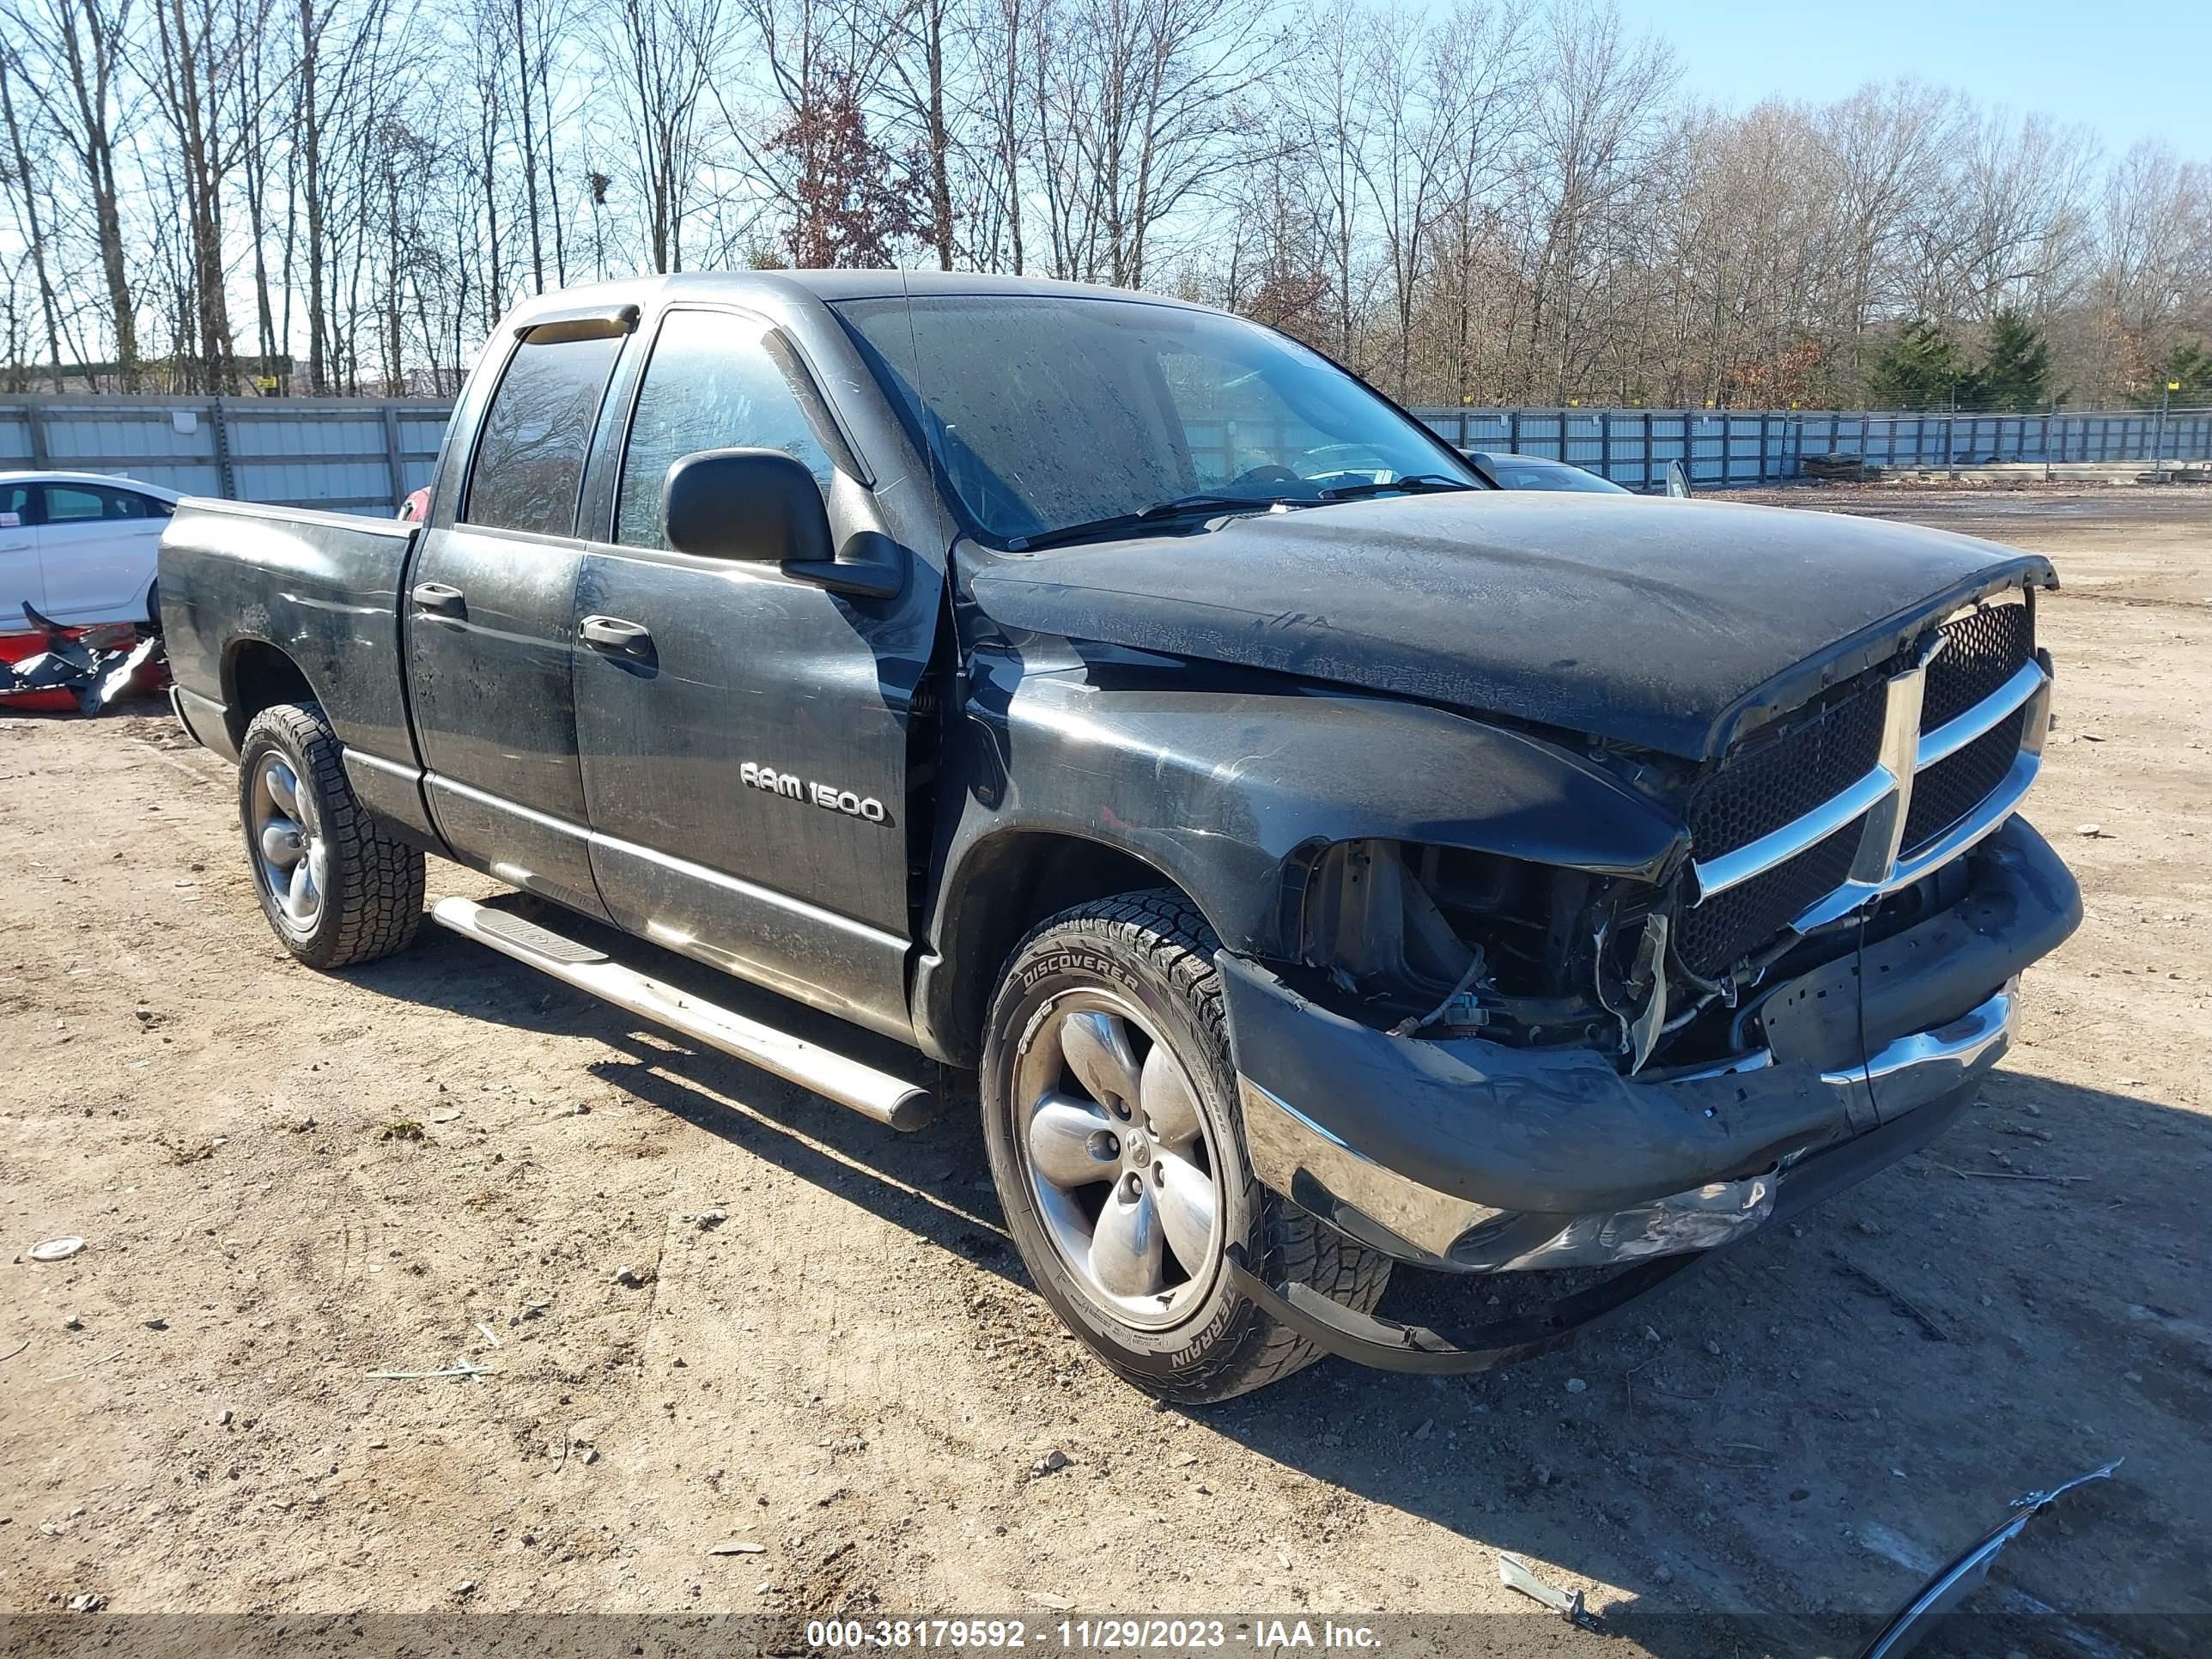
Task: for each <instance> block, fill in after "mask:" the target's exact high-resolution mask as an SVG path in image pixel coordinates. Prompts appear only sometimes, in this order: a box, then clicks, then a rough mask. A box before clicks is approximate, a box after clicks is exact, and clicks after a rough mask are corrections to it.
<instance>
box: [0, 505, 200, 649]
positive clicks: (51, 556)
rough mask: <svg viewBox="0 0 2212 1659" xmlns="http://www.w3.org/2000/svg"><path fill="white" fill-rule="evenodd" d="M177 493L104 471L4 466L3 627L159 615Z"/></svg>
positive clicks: (0, 521)
mask: <svg viewBox="0 0 2212 1659" xmlns="http://www.w3.org/2000/svg"><path fill="white" fill-rule="evenodd" d="M178 499H179V498H178V495H177V492H176V491H175V490H173V489H162V488H161V485H159V484H149V483H139V482H138V481H137V479H135V478H116V477H108V476H106V475H105V474H103V473H97V472H0V634H6V633H15V632H19V631H21V629H26V628H27V627H29V625H30V624H29V623H27V622H25V621H24V619H23V605H24V604H25V602H26V601H28V602H29V603H30V604H31V605H33V606H34V607H35V608H36V609H37V610H38V611H39V613H40V615H41V616H43V617H49V618H51V619H52V621H55V622H58V623H70V625H72V626H82V625H83V624H85V623H108V622H133V623H136V622H153V623H158V622H159V621H160V620H161V617H160V616H159V615H158V613H157V610H156V607H157V606H158V605H159V604H160V600H159V599H158V598H157V597H156V595H155V591H154V573H155V555H156V553H157V552H158V550H159V549H160V547H161V532H162V530H163V529H164V528H166V527H167V525H168V522H169V514H170V513H173V512H174V511H175V510H176V506H177V501H178Z"/></svg>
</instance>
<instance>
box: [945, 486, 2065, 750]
mask: <svg viewBox="0 0 2212 1659" xmlns="http://www.w3.org/2000/svg"><path fill="white" fill-rule="evenodd" d="M962 557H963V565H964V567H965V568H966V570H967V572H968V574H969V582H970V591H971V592H972V593H973V595H974V597H975V601H976V603H977V604H978V605H980V606H981V608H982V610H983V611H984V612H985V613H986V614H987V616H989V617H992V618H993V619H994V620H995V621H996V622H997V623H999V624H1000V626H1001V627H1004V628H1007V629H1018V630H1027V631H1030V632H1035V633H1042V634H1054V635H1062V636H1064V637H1066V638H1070V639H1079V640H1096V641H1100V642H1102V643H1106V644H1113V645H1120V646H1126V647H1133V648H1136V649H1140V650H1148V651H1157V652H1162V653H1167V654H1170V655H1174V656H1181V657H1189V658H1194V659H1204V660H1207V661H1214V662H1224V663H1234V664H1237V665H1243V666H1247V667H1252V668H1262V669H1269V670H1273V671H1279V672H1283V673H1286V674H1296V675H1300V676H1303V677H1305V678H1311V679H1316V680H1326V681H1332V682H1334V683H1337V684H1345V685H1355V686H1361V687H1364V688H1367V689H1370V690H1378V691H1389V692H1393V693H1396V694H1398V695H1400V696H1409V697H1417V698H1419V699H1421V700H1423V701H1425V702H1437V703H1446V704H1450V705H1453V706H1455V707H1458V708H1467V709H1470V710H1474V711H1477V712H1482V713H1488V714H1502V715H1507V716H1510V717H1513V718H1516V719H1519V720H1530V721H1535V722H1539V723H1541V724H1543V725H1546V726H1556V727H1559V728H1561V729H1564V730H1566V731H1570V732H1586V733H1589V734H1591V735H1593V736H1599V737H1605V738H1614V739H1617V740H1619V741H1620V742H1624V743H1630V744H1638V745H1639V746H1642V747H1644V748H1649V749H1656V750H1662V751H1664V752H1667V753H1669V754H1674V755H1679V756H1682V757H1686V758H1689V759H1703V758H1705V757H1708V756H1711V755H1714V754H1717V753H1719V752H1720V751H1721V750H1723V749H1724V748H1725V747H1726V746H1727V745H1728V744H1729V742H1730V741H1732V740H1733V739H1734V738H1735V737H1736V736H1738V735H1740V734H1741V732H1744V731H1746V730H1748V729H1750V728H1752V727H1753V726H1757V725H1759V723H1760V722H1761V721H1762V720H1765V719H1766V718H1769V717H1771V714H1773V713H1775V712H1778V711H1780V710H1784V709H1787V708H1791V707H1793V706H1795V705H1796V703H1798V702H1802V701H1803V700H1804V699H1805V698H1806V697H1808V696H1812V695H1813V694H1814V692H1816V691H1818V690H1820V688H1821V687H1822V686H1823V685H1825V684H1832V683H1834V682H1835V681H1836V680H1838V679H1842V678H1847V677H1849V676H1850V675H1852V674H1855V673H1857V672H1858V671H1860V670H1861V669H1863V668H1865V667H1866V666H1868V665H1870V664H1873V663H1875V662H1879V661H1881V660H1882V659H1884V658H1886V657H1887V656H1888V655H1889V654H1890V653H1893V651H1895V650H1896V649H1897V648H1898V647H1899V646H1900V645H1902V644H1904V643H1905V641H1906V640H1908V639H1909V638H1910V637H1911V635H1913V634H1914V633H1915V632H1916V631H1917V629H1919V628H1920V627H1922V626H1923V625H1924V624H1925V622H1926V620H1927V618H1928V617H1929V613H1930V612H1931V611H1937V610H1940V609H1943V608H1946V607H1948V606H1949V605H1952V604H1954V603H1957V602H1958V601H1960V600H1961V599H1968V598H1972V597H1974V596H1976V595H1978V594H1979V593H1982V592H1988V591H1990V590H1992V589H1994V588H1996V587H2000V586H2008V585H2009V586H2017V585H2020V584H2022V583H2048V582H2051V581H2053V580H2055V579H2054V578H2053V576H2052V574H2051V566H2050V564H2049V562H2047V561H2045V560H2044V559H2043V558H2041V557H2039V556H2036V555H2033V554H2027V553H2022V552H2020V551H2018V550H2015V549H2012V548H2007V547H2000V546H1998V545H1996V544H1994V543H1990V542H1984V541H1978V540H1976V539H1974V538H1972V537H1967V536H1960V535H1955V534H1953V533H1952V532H1948V531H1942V530H1929V529H1925V528H1923V527H1921V526H1915V525H1905V524H1898V523H1894V522H1891V521H1885V520H1874V519H1859V518H1850V517H1847V516H1845V515H1844V514H1841V513H1818V512H1809V511H1805V510H1802V509H1798V508H1790V507H1749V506H1744V505H1741V504H1735V503H1730V502H1723V501H1680V500H1669V499H1659V498H1648V497H1647V498H1638V497H1635V496H1617V495H1544V494H1537V493H1534V492H1526V493H1522V492H1512V491H1484V492H1482V493H1480V494H1468V495H1416V496H1396V497H1387V498H1383V499H1380V500H1376V501H1347V502H1344V503H1340V504H1339V505H1335V506H1330V507H1308V508H1303V509H1300V510H1297V511H1295V512H1290V513H1260V514H1255V515H1250V516H1248V517H1244V518H1240V519H1236V520H1230V521H1229V522H1227V523H1225V524H1224V525H1222V526H1221V527H1220V528H1218V529H1216V530H1212V531H1210V532H1202V533H1200V534H1196V535H1191V536H1158V537H1144V538H1135V539H1131V540H1126V541H1112V542H1092V543H1086V544H1079V545H1076V546H1073V547H1065V548H1052V549H1044V550H1039V551H1037V552H1034V553H1018V554H1000V553H993V552H988V551H985V550H981V549H963V554H962Z"/></svg>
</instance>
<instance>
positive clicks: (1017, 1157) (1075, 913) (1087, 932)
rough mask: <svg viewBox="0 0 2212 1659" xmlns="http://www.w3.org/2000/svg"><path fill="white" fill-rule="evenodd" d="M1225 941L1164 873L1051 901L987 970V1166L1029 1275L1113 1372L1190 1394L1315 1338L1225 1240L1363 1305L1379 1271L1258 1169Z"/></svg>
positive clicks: (1312, 1354) (1159, 1390)
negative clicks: (1087, 897)
mask: <svg viewBox="0 0 2212 1659" xmlns="http://www.w3.org/2000/svg"><path fill="white" fill-rule="evenodd" d="M1219 948H1220V945H1219V941H1218V939H1216V938H1215V937H1214V935H1213V932H1212V929H1211V928H1210V927H1207V926H1206V921H1205V919H1204V918H1203V917H1202V916H1200V915H1199V913H1198V911H1197V909H1196V908H1194V906H1193V905H1192V904H1191V903H1190V902H1189V901H1188V899H1186V898H1184V897H1183V896H1182V895H1181V894H1179V893H1176V892H1174V891H1173V890H1157V891H1152V892H1143V893H1129V894H1124V895H1121V896H1119V897H1116V898H1109V899H1103V900H1099V901H1097V902H1094V903H1090V904H1084V905H1079V906H1077V907H1076V908H1073V909H1071V910H1066V911H1063V912H1061V913H1060V915H1056V916H1054V917H1052V918H1051V919H1050V920H1048V921H1045V922H1044V923H1042V925H1040V926H1039V927H1037V928H1036V930H1035V931H1034V932H1032V933H1030V935H1029V937H1028V938H1027V939H1024V941H1023V942H1022V944H1021V945H1019V946H1018V948H1017V949H1016V951H1015V952H1014V955H1013V957H1012V961H1011V962H1010V963H1008V965H1007V968H1006V974H1005V976H1004V977H1003V978H1002V979H1001V981H1000V985H999V988H998V991H997V993H996V994H995V995H994V998H993V1000H992V1005H991V1010H990V1014H989V1021H988V1025H987V1030H986V1031H985V1036H984V1049H983V1066H982V1072H981V1079H980V1080H981V1096H982V1106H983V1129H984V1140H985V1143H986V1146H987V1149H988V1151H989V1153H990V1160H991V1175H992V1178H993V1180H994V1182H996V1184H997V1186H998V1189H999V1196H1000V1201H1001V1202H1002V1203H1003V1204H1004V1206H1005V1208H1006V1223H1007V1227H1008V1230H1009V1231H1011V1232H1012V1235H1013V1240H1014V1244H1015V1248H1016V1249H1018V1250H1019V1251H1020V1253H1021V1257H1022V1260H1023V1261H1024V1263H1025V1264H1026V1265H1027V1267H1028V1268H1029V1271H1030V1277H1031V1278H1032V1279H1034V1280H1035V1281H1036V1285H1037V1288H1038V1289H1039V1290H1040V1291H1042V1292H1043V1294H1044V1297H1045V1299H1046V1300H1047V1301H1048V1302H1049V1303H1050V1304H1052V1306H1053V1309H1054V1312H1056V1313H1057V1314H1058V1315H1059V1316H1060V1319H1061V1321H1062V1322H1064V1323H1066V1326H1067V1327H1068V1328H1069V1329H1070V1330H1072V1331H1073V1332H1074V1333H1075V1334H1077V1335H1078V1336H1079V1337H1081V1338H1082V1339H1083V1340H1084V1341H1085V1343H1086V1344H1087V1345H1089V1346H1090V1347H1091V1350H1092V1351H1093V1352H1096V1353H1097V1355H1098V1356H1099V1358H1102V1359H1103V1360H1104V1361H1105V1362H1106V1364H1108V1365H1109V1367H1111V1368H1112V1369H1113V1370H1115V1372H1117V1373H1118V1374H1120V1375H1121V1376H1122V1377H1123V1378H1125V1379H1126V1380H1127V1381H1128V1382H1130V1383H1134V1384H1135V1385H1136V1386H1137V1387H1138V1388H1139V1389H1144V1390H1145V1391H1146V1393H1148V1394H1151V1395H1156V1396H1157V1397H1158V1398H1160V1399H1163V1400H1169V1401H1177V1402H1179V1403H1185V1404H1193V1405H1196V1404H1205V1403H1209V1402H1212V1401H1221V1400H1227V1399H1230V1398H1231V1397H1233V1396H1235V1395H1240V1394H1247V1393H1249V1392H1250V1391H1251V1390H1253V1389H1258V1388H1262V1387H1264V1386H1266V1385H1267V1383H1273V1382H1275V1381H1277V1380H1279V1379H1280V1378H1282V1377H1285V1376H1290V1375H1291V1373H1293V1372H1295V1371H1297V1370H1303V1369H1304V1367H1305V1366H1307V1365H1309V1364H1312V1363H1313V1361H1314V1360H1315V1359H1316V1358H1319V1357H1320V1352H1321V1351H1320V1350H1319V1349H1317V1348H1316V1347H1315V1346H1313V1345H1312V1344H1310V1343H1309V1342H1308V1341H1306V1340H1304V1338H1303V1337H1301V1336H1299V1335H1297V1334H1296V1333H1295V1332H1293V1331H1291V1330H1290V1329H1288V1328H1285V1327H1284V1326H1282V1325H1279V1324H1278V1323H1277V1322H1275V1321H1274V1320H1273V1319H1272V1318H1270V1317H1269V1316H1267V1314H1266V1313H1265V1312H1263V1311H1262V1310H1261V1309H1260V1307H1259V1306H1258V1305H1257V1304H1255V1303H1253V1302H1252V1301H1251V1300H1249V1298H1248V1297H1245V1296H1244V1295H1243V1294H1242V1293H1241V1292H1240V1291H1237V1289H1236V1288H1235V1286H1234V1285H1232V1284H1231V1281H1230V1278H1229V1274H1228V1273H1227V1271H1226V1268H1225V1264H1224V1261H1223V1257H1224V1255H1225V1251H1226V1249H1227V1247H1228V1246H1229V1245H1230V1244H1231V1243H1237V1244H1241V1245H1242V1246H1243V1249H1244V1254H1245V1259H1246V1260H1247V1261H1249V1263H1250V1264H1251V1267H1252V1269H1253V1271H1254V1272H1255V1273H1256V1274H1258V1275H1259V1277H1260V1278H1261V1280H1262V1282H1264V1283H1267V1284H1281V1283H1284V1282H1285V1281H1297V1282H1301V1283H1304V1284H1306V1285H1311V1286H1312V1287H1313V1288H1314V1289H1316V1290H1317V1291H1321V1292H1322V1294H1323V1295H1324V1296H1327V1297H1329V1298H1330V1299H1332V1300H1333V1301H1335V1302H1337V1303H1340V1304H1342V1305H1344V1306H1346V1307H1348V1308H1352V1309H1356V1310H1358V1311H1360V1312H1363V1313H1364V1312H1367V1311H1369V1310H1372V1309H1373V1307H1374V1306H1375V1304H1376V1302H1377V1301H1378V1300H1379V1299H1380V1298H1381V1297H1382V1295H1383V1287H1384V1285H1386V1284H1387V1283H1388V1282H1389V1274H1390V1261H1389V1257H1387V1256H1384V1255H1381V1254H1380V1253H1378V1252H1376V1251H1374V1250H1370V1249H1366V1248H1365V1247H1364V1246H1363V1245H1360V1244H1358V1243H1354V1242H1353V1241H1352V1240H1351V1239H1349V1238H1346V1237H1344V1236H1343V1235H1342V1234H1341V1233H1339V1232H1338V1231H1335V1230H1334V1228H1332V1227H1329V1226H1328V1225H1326V1224H1325V1223H1323V1222H1322V1221H1321V1220H1319V1219H1318V1218H1316V1217H1314V1216H1312V1215H1310V1214H1309V1213H1307V1212H1305V1211H1304V1210H1302V1209H1300V1208H1298V1207H1297V1206H1296V1205H1294V1204H1292V1203H1291V1201H1290V1200H1288V1199H1286V1198H1284V1197H1283V1196H1281V1195H1280V1194H1277V1193H1273V1192H1270V1191H1269V1190H1268V1189H1267V1188H1264V1187H1262V1186H1261V1184H1260V1182H1259V1181H1258V1180H1257V1179H1256V1178H1255V1176H1254V1175H1253V1174H1252V1168H1251V1164H1250V1161H1249V1158H1247V1157H1246V1155H1245V1151H1244V1127H1243V1119H1242V1116H1241V1114H1240V1113H1239V1111H1238V1109H1237V1086H1236V1073H1235V1069H1234V1067H1233V1066H1232V1065H1231V1060H1230V1055H1229V1044H1228V1041H1227V1037H1226V1035H1225V1022H1224V1018H1223V1015H1222V1008H1221V988H1220V981H1219V977H1218V975H1217V974H1216V972H1215V969H1214V966H1213V957H1214V953H1215V951H1218V949H1219ZM1159 1050H1165V1051H1166V1056H1167V1058H1166V1059H1165V1060H1162V1059H1160V1058H1158V1057H1157V1054H1158V1051H1159ZM1086 1160H1088V1162H1086ZM1209 1203H1210V1206H1211V1207H1210V1208H1209V1207H1208V1206H1209ZM1148 1218H1149V1219H1148Z"/></svg>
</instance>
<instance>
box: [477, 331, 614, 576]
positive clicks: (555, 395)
mask: <svg viewBox="0 0 2212 1659" xmlns="http://www.w3.org/2000/svg"><path fill="white" fill-rule="evenodd" d="M622 344H623V337H622V336H620V335H607V336H602V337H597V338H592V339H585V340H556V341H552V342H549V343H543V344H541V343H538V342H535V341H532V340H525V341H524V342H523V343H522V344H521V345H520V347H518V348H517V349H516V350H515V354H514V358H513V362H509V363H508V364H507V373H506V374H504V375H503V376H501V380H500V383H499V390H498V391H496V392H494V393H493V394H492V399H491V407H490V408H489V409H488V410H485V411H484V422H483V435H481V436H480V437H479V438H478V439H477V459H476V466H475V470H474V471H471V473H470V475H469V489H468V496H467V504H466V505H465V507H463V509H462V512H461V517H462V518H463V519H464V520H466V521H467V522H468V523H470V524H481V525H489V526H494V527H495V528H497V529H501V530H523V531H529V532H532V533H534V534H537V535H541V536H573V535H574V534H575V532H576V492H577V490H578V489H579V488H580V486H581V485H582V483H583V481H584V456H585V452H586V450H588V449H589V448H590V447H591V441H592V422H593V421H594V419H595V418H596V417H597V416H598V415H599V394H600V393H601V392H604V391H605V389H606V384H607V376H608V375H609V374H611V373H612V372H613V370H614V366H615V358H616V357H617V356H618V355H619V354H620V353H621V350H622Z"/></svg>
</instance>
